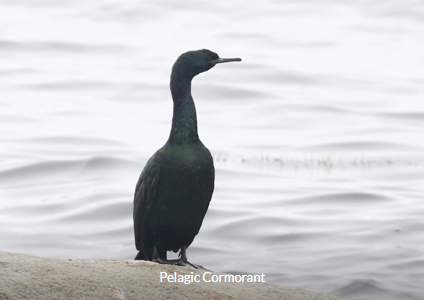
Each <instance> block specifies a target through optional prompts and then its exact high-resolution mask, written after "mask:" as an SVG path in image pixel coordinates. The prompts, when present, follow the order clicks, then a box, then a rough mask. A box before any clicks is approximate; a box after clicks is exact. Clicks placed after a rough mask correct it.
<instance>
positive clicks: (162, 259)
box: [152, 246, 169, 264]
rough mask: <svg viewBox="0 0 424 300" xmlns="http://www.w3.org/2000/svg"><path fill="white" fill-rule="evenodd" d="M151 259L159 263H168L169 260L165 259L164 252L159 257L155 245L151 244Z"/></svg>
mask: <svg viewBox="0 0 424 300" xmlns="http://www.w3.org/2000/svg"><path fill="white" fill-rule="evenodd" d="M152 261H154V262H157V263H160V264H169V261H168V260H167V259H166V252H165V257H161V256H160V255H159V253H158V251H157V249H156V246H153V254H152Z"/></svg>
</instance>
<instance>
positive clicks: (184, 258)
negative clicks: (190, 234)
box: [180, 246, 188, 263]
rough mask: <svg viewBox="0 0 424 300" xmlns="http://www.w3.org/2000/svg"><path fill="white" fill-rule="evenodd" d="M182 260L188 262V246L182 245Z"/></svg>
mask: <svg viewBox="0 0 424 300" xmlns="http://www.w3.org/2000/svg"><path fill="white" fill-rule="evenodd" d="M180 260H181V261H182V262H185V263H188V260H187V247H186V246H182V247H181V251H180Z"/></svg>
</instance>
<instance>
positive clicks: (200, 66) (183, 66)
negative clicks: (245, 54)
mask: <svg viewBox="0 0 424 300" xmlns="http://www.w3.org/2000/svg"><path fill="white" fill-rule="evenodd" d="M232 61H241V59H240V58H220V57H219V56H218V54H216V53H215V52H212V51H210V50H207V49H202V50H197V51H188V52H186V53H183V54H181V55H180V57H178V59H177V61H176V62H175V64H174V66H173V67H172V73H175V74H178V75H179V76H184V77H186V76H187V77H188V78H190V79H191V78H193V77H194V76H196V75H197V74H200V73H202V72H205V71H208V70H209V69H211V68H213V67H214V66H215V65H216V64H219V63H225V62H232Z"/></svg>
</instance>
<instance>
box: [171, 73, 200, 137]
mask: <svg viewBox="0 0 424 300" xmlns="http://www.w3.org/2000/svg"><path fill="white" fill-rule="evenodd" d="M191 80H192V78H190V77H184V76H179V74H178V73H177V72H172V74H171V93H172V99H173V100H174V115H173V117H172V128H171V134H170V135H169V142H171V143H176V144H183V143H191V142H195V141H198V140H199V135H198V134H197V117H196V107H195V106H194V101H193V97H192V96H191Z"/></svg>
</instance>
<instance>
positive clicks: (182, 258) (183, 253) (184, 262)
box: [178, 246, 207, 270]
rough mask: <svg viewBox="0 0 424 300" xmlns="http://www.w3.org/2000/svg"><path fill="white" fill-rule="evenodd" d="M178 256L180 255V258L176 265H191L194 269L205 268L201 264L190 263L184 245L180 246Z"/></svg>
mask: <svg viewBox="0 0 424 300" xmlns="http://www.w3.org/2000/svg"><path fill="white" fill-rule="evenodd" d="M179 256H180V259H179V263H178V265H180V266H191V267H193V268H195V269H202V270H207V269H205V268H204V267H203V266H201V265H195V264H192V263H191V262H189V261H188V260H187V247H186V246H182V247H181V251H180V255H179Z"/></svg>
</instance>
